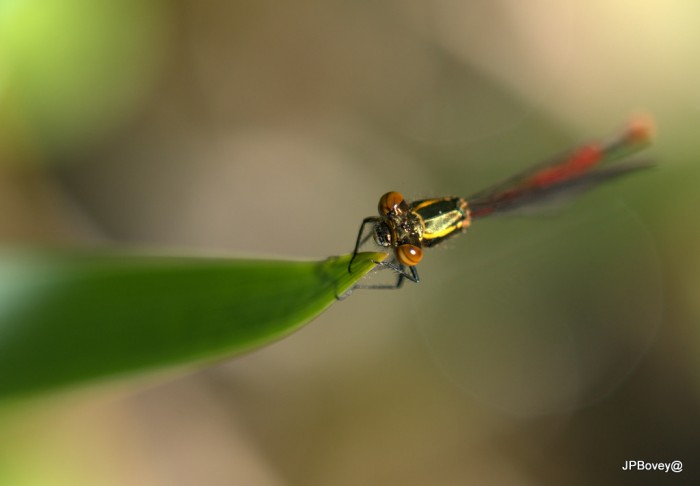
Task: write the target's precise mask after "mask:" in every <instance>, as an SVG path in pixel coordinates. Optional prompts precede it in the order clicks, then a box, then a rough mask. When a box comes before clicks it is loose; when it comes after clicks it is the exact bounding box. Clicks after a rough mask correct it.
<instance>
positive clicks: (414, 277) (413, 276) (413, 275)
mask: <svg viewBox="0 0 700 486" xmlns="http://www.w3.org/2000/svg"><path fill="white" fill-rule="evenodd" d="M375 263H376V264H377V265H379V266H381V267H383V268H388V269H390V270H393V271H394V272H396V273H397V274H398V277H397V279H396V283H395V284H393V285H389V284H377V285H360V284H358V285H355V286H354V287H353V289H392V290H393V289H399V288H401V286H402V285H403V283H404V282H405V281H406V280H410V281H411V282H416V283H418V282H420V277H419V276H418V270H416V267H408V269H409V271H410V273H408V272H407V271H406V266H405V265H403V264H398V265H397V264H395V263H392V262H375Z"/></svg>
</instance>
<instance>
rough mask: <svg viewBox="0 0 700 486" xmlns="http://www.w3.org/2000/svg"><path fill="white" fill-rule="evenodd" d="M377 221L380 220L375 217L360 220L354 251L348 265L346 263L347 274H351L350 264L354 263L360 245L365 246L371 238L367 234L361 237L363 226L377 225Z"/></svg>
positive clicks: (370, 234) (363, 230)
mask: <svg viewBox="0 0 700 486" xmlns="http://www.w3.org/2000/svg"><path fill="white" fill-rule="evenodd" d="M379 221H380V219H379V218H378V217H376V216H368V217H366V218H365V219H363V220H362V224H361V225H360V231H358V233H357V239H356V240H355V249H354V250H353V251H352V258H351V259H350V263H348V273H352V262H354V261H355V257H356V256H357V252H358V250H359V249H360V247H361V246H362V245H364V244H365V242H367V240H368V239H369V237H370V236H372V233H369V234H368V235H367V236H365V237H364V238H363V237H362V234H363V233H364V232H365V226H366V225H368V224H369V223H372V224H377V223H378V222H379Z"/></svg>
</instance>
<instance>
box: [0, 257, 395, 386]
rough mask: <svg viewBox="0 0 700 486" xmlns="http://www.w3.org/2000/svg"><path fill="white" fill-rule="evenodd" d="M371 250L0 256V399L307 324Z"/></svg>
mask: <svg viewBox="0 0 700 486" xmlns="http://www.w3.org/2000/svg"><path fill="white" fill-rule="evenodd" d="M384 257H385V255H384V254H382V253H361V254H359V255H358V256H357V258H356V260H355V262H354V263H353V273H352V274H350V273H348V262H349V260H350V255H344V256H341V257H332V258H329V259H327V260H325V261H321V262H308V261H272V260H242V259H214V258H176V257H146V256H125V255H122V256H113V255H91V256H73V255H27V254H24V255H17V254H14V255H4V256H0V398H6V397H9V396H18V395H24V394H30V393H31V394H35V393H37V392H40V391H43V390H47V389H51V388H55V387H59V386H64V385H68V384H73V383H78V382H84V381H90V380H92V381H97V380H98V379H103V378H105V377H110V376H117V375H125V374H127V373H135V372H137V371H146V370H153V369H157V368H160V369H162V368H165V367H168V366H173V365H184V364H190V363H200V364H201V363H203V362H210V361H212V360H214V359H221V358H223V357H227V356H231V355H234V354H236V353H240V352H244V351H248V350H250V349H253V348H255V347H257V346H262V345H264V344H268V343H270V342H272V341H275V340H277V339H279V338H281V337H283V336H285V335H288V334H290V333H291V332H292V331H294V330H296V329H298V328H300V327H301V326H303V325H304V324H306V323H308V322H309V321H310V320H311V319H313V318H314V317H316V316H317V315H318V314H320V313H321V312H322V311H323V310H324V309H326V308H327V307H328V306H330V305H331V304H332V303H334V302H335V301H336V300H337V298H336V296H339V295H342V294H343V293H345V292H347V291H348V290H349V289H350V288H351V287H352V286H353V285H354V284H355V283H356V282H357V281H358V280H359V279H360V278H361V277H362V276H363V275H365V274H366V273H367V272H369V271H370V270H371V269H372V268H374V266H375V263H373V262H372V260H378V261H379V260H382V259H384Z"/></svg>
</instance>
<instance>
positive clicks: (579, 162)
mask: <svg viewBox="0 0 700 486" xmlns="http://www.w3.org/2000/svg"><path fill="white" fill-rule="evenodd" d="M652 131H653V130H652V122H651V120H649V119H647V118H639V119H636V120H634V121H633V122H631V123H630V124H629V125H628V127H627V128H626V129H625V130H624V131H623V132H622V134H620V135H618V136H617V137H615V138H613V139H612V140H609V141H607V142H600V143H590V144H587V145H583V146H581V147H579V148H578V149H576V150H574V151H571V152H569V153H567V154H565V155H564V156H560V157H557V158H555V159H553V160H550V161H547V162H545V163H542V164H538V165H536V166H534V167H531V168H529V169H527V170H525V171H523V172H521V173H519V174H517V175H515V176H513V177H511V178H510V179H507V180H506V181H504V182H502V183H500V184H497V185H495V186H493V187H491V188H489V189H487V190H484V191H481V192H478V193H476V194H474V195H472V196H471V197H468V198H466V199H465V198H461V197H456V196H449V197H440V198H431V199H421V200H419V201H413V202H408V201H406V200H405V199H404V197H403V196H402V195H401V193H399V192H396V191H391V192H387V193H386V194H384V195H383V196H382V197H381V198H380V200H379V216H370V217H367V218H365V219H364V220H363V221H362V225H361V226H360V231H359V232H358V234H357V240H356V242H355V249H354V251H353V258H352V259H351V260H350V264H349V265H348V271H352V262H353V261H354V259H355V256H356V255H357V253H358V251H359V249H360V247H361V246H362V245H363V244H364V243H366V242H367V241H368V240H369V238H371V237H373V238H374V241H375V242H376V243H377V244H378V245H379V246H381V247H385V248H391V249H392V250H393V258H392V259H391V260H389V261H382V262H377V264H378V265H380V266H382V267H385V268H389V269H391V270H393V271H395V272H396V273H397V274H398V278H397V281H396V284H395V285H378V286H373V288H398V287H400V286H401V285H402V284H403V282H404V280H405V279H408V280H411V281H412V282H416V283H417V282H419V281H420V278H419V276H418V271H417V270H416V265H418V263H420V262H421V260H422V259H423V248H430V247H433V246H435V245H437V244H439V243H441V242H443V241H445V240H446V239H448V238H451V237H453V236H455V235H457V234H461V233H464V232H465V231H466V230H467V228H469V227H470V226H471V223H472V221H474V220H478V219H481V218H484V217H487V216H491V215H494V214H499V213H504V212H508V211H513V210H517V209H521V208H523V207H526V206H531V205H537V204H539V203H541V202H543V201H545V200H550V199H552V198H555V197H559V196H563V195H567V196H569V195H571V194H576V193H578V192H580V191H584V190H587V189H590V188H592V187H594V186H596V185H598V184H600V183H602V182H605V181H609V180H613V179H616V178H617V177H620V176H623V175H626V174H629V173H632V172H636V171H638V170H640V169H643V168H646V167H650V166H651V165H652V164H650V163H648V162H645V161H639V160H631V161H629V162H621V163H617V164H614V165H607V164H610V163H612V162H616V161H619V160H620V159H623V158H626V157H628V156H631V155H632V154H634V153H636V152H638V151H639V150H641V149H642V148H644V147H646V146H647V145H649V143H650V141H651V136H652ZM368 226H369V227H370V228H371V231H369V232H367V234H365V233H366V231H365V230H366V228H367V227H368Z"/></svg>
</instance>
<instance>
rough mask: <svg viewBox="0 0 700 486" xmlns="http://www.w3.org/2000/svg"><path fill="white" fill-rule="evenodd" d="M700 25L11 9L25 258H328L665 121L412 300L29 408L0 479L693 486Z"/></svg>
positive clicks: (273, 5)
mask: <svg viewBox="0 0 700 486" xmlns="http://www.w3.org/2000/svg"><path fill="white" fill-rule="evenodd" d="M697 19H700V4H694V3H692V2H674V1H671V2H662V1H658V0H649V1H635V2H633V1H613V2H609V1H607V2H606V1H602V0H593V1H589V2H585V4H584V3H582V2H571V1H565V2H556V3H554V2H545V1H540V0H536V1H532V2H517V1H514V0H470V1H465V2H458V1H454V0H438V1H434V2H425V1H420V0H409V1H392V0H390V1H385V2H368V3H367V2H365V3H362V2H359V3H358V2H340V1H333V2H321V1H317V0H305V1H301V2H294V3H287V2H275V1H272V0H263V1H252V0H242V1H236V2H224V1H210V2H194V1H189V0H172V1H167V0H140V1H136V0H124V1H121V2H103V1H88V0H24V1H19V0H5V1H2V2H0V238H1V239H2V243H3V244H6V245H14V246H16V245H32V246H36V245H40V246H47V245H49V246H50V245H60V246H79V247H85V246H94V245H100V246H104V245H106V246H116V247H130V248H133V247H136V248H148V249H156V250H158V249H163V250H164V251H166V250H167V251H169V252H172V251H176V252H179V253H183V254H188V253H190V252H192V253H195V252H202V251H205V252H210V251H215V252H220V253H224V254H231V255H243V256H245V255H255V256H270V257H275V256H277V257H293V258H302V257H303V258H313V259H323V258H325V257H327V256H329V255H337V254H343V253H347V252H349V251H350V250H351V249H352V245H353V243H354V239H355V236H356V232H357V229H358V228H359V224H360V222H361V220H362V218H363V217H365V216H368V215H372V214H373V213H374V212H375V211H376V203H377V201H378V199H379V197H380V195H381V194H383V193H384V192H386V191H387V190H398V191H401V192H402V193H404V194H405V195H406V196H407V197H408V198H409V199H418V198H423V197H429V196H441V195H462V196H467V195H469V194H471V193H473V192H476V191H478V190H480V189H483V188H484V187H487V186H489V185H490V184H493V183H495V182H497V181H499V180H500V179H503V178H505V177H507V176H509V175H511V174H512V173H514V172H516V171H518V170H520V169H522V168H524V167H527V166H528V165H530V164H532V163H535V162H538V161H540V160H542V159H544V158H547V157H549V156H551V155H553V154H556V153H559V152H562V151H563V150H566V149H567V148H570V147H573V146H575V145H576V144H578V143H580V142H585V141H588V140H590V139H596V138H600V137H601V136H603V137H605V136H606V135H607V134H610V133H615V130H619V129H621V128H622V127H623V126H624V124H625V123H626V120H628V119H629V118H630V117H631V116H634V115H635V114H636V113H640V112H646V113H651V114H653V116H654V117H655V119H656V123H657V125H658V137H657V140H656V141H655V144H654V147H653V148H652V149H651V150H650V151H648V156H649V157H650V158H652V159H653V160H655V161H656V162H657V163H658V167H657V168H655V169H653V170H650V171H645V172H644V173H641V174H638V175H635V176H633V177H630V178H628V179H625V180H621V181H618V182H616V183H614V184H610V185H607V186H605V187H603V188H600V189H598V190H596V191H594V192H592V193H589V194H586V195H585V196H584V197H582V198H580V200H578V201H576V202H575V203H574V204H573V205H571V206H570V207H565V208H562V209H559V210H554V211H552V210H548V211H545V212H544V213H543V214H541V215H539V216H528V217H525V216H518V217H515V216H513V217H500V218H493V219H487V220H483V222H482V221H478V222H477V223H475V224H474V225H473V226H472V229H470V231H469V233H468V235H466V236H463V237H461V238H457V239H455V240H453V241H450V242H449V243H446V244H445V245H444V246H446V248H442V247H440V248H436V249H435V250H431V251H429V252H427V253H426V255H425V258H424V263H422V264H421V266H420V272H421V277H422V280H423V281H422V282H421V283H420V284H419V285H410V283H409V284H408V285H405V288H403V289H402V290H401V291H397V292H388V291H357V292H355V293H354V294H353V295H352V296H351V298H349V299H347V300H345V301H342V302H339V303H337V304H336V305H334V306H333V307H332V308H331V309H329V310H328V311H327V312H326V313H325V314H323V315H322V316H321V317H319V318H318V319H316V320H315V321H314V322H313V323H311V324H310V325H309V326H307V327H305V328H303V329H302V330H301V331H299V332H297V333H296V334H294V335H293V336H291V337H289V338H287V339H284V340H282V341H280V342H278V343H276V344H274V345H272V346H269V347H267V348H264V349H261V350H259V351H257V352H254V353H252V354H249V355H247V356H244V357H241V358H237V359H234V360H231V361H228V362H223V363H221V364H220V365H218V366H214V367H212V368H209V369H205V370H202V371H200V372H197V373H194V374H190V375H186V376H179V377H177V378H174V379H173V378H170V379H167V380H164V381H148V382H146V383H138V384H134V383H128V384H120V385H116V386H105V387H104V388H101V389H97V390H95V389H88V390H82V391H78V392H73V393H70V394H67V395H64V396H61V397H59V398H56V399H51V400H47V401H46V402H45V403H33V404H32V406H31V407H29V408H28V409H27V410H22V411H13V412H12V414H10V415H5V416H4V417H2V418H0V436H1V439H0V479H2V484H14V485H25V484H29V485H45V484H46V485H63V484H65V485H69V484H70V485H83V484H84V485H94V484H100V485H122V484H144V485H156V486H160V485H163V486H165V485H168V486H171V485H194V484H198V485H199V484H206V485H232V484H236V485H238V484H245V485H248V484H254V485H286V484H300V485H301V484H303V485H328V484H333V485H355V484H401V485H423V484H440V485H442V484H445V485H448V484H449V485H451V484H472V483H474V484H502V485H526V484H533V485H534V484H645V483H652V484H658V481H659V480H660V479H659V476H664V479H666V480H668V479H672V480H675V482H676V483H678V484H689V483H690V482H692V480H695V481H697V479H698V478H699V477H700V472H699V471H700V469H698V468H700V463H698V461H696V460H695V459H696V457H695V455H696V451H694V448H695V446H696V445H697V440H698V438H699V437H700V417H699V416H698V413H697V410H698V406H699V405H700V385H698V383H700V380H699V378H700V376H699V374H700V359H699V358H698V356H699V353H698V352H697V351H698V346H697V342H698V338H699V334H700V332H699V329H698V323H699V322H698V318H699V317H700V299H699V298H698V295H700V294H699V291H700V252H698V250H697V249H698V248H700V224H699V223H698V217H697V208H698V206H699V205H700V191H699V190H698V181H700V159H699V158H700V143H699V142H698V135H697V132H698V127H700V89H699V88H698V86H700V48H699V47H698V46H700V29H699V28H698V20H697ZM374 278H377V277H374ZM371 281H372V280H370V282H371ZM627 460H646V461H649V462H671V461H673V460H681V461H683V463H684V466H685V467H684V471H683V472H682V473H680V474H675V475H674V474H673V473H668V474H664V473H658V472H644V473H638V472H624V471H621V469H620V468H621V467H622V466H623V465H624V463H625V461H627Z"/></svg>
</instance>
